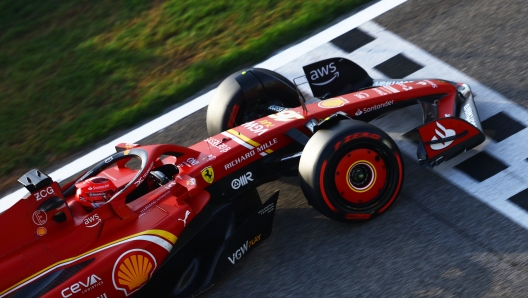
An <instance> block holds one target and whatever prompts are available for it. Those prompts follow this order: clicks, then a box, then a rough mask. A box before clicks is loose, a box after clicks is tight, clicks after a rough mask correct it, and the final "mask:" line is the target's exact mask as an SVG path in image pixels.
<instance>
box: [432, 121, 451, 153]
mask: <svg viewBox="0 0 528 298" xmlns="http://www.w3.org/2000/svg"><path fill="white" fill-rule="evenodd" d="M436 126H437V127H438V128H439V129H440V130H441V131H439V130H438V129H435V133H436V135H435V136H433V138H432V139H431V141H438V140H439V139H445V138H448V137H452V136H454V135H455V134H456V133H455V131H454V130H452V129H447V128H445V127H443V126H442V125H441V124H440V123H439V122H436ZM437 136H438V138H437ZM451 143H453V141H447V142H444V143H437V144H431V149H433V150H442V149H444V148H446V147H448V146H449V145H451Z"/></svg>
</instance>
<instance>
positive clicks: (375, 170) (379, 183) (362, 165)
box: [335, 149, 387, 204]
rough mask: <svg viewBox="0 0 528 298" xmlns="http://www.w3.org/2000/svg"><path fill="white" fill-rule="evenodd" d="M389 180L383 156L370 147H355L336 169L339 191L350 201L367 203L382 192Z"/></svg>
mask: <svg viewBox="0 0 528 298" xmlns="http://www.w3.org/2000/svg"><path fill="white" fill-rule="evenodd" d="M386 180H387V167H386V165H385V162H384V161H383V158H381V156H380V155H379V154H378V153H377V152H376V151H373V150H370V149H355V150H352V151H350V152H348V153H347V154H346V155H344V156H343V157H342V158H341V160H340V161H339V163H338V165H337V167H336V170H335V185H336V188H337V191H338V193H339V194H340V195H341V196H342V197H343V198H344V199H345V200H347V201H348V202H351V203H354V204H365V203H368V202H370V201H372V200H374V199H375V198H376V197H377V196H378V194H380V193H381V191H382V190H383V187H384V186H385V182H386Z"/></svg>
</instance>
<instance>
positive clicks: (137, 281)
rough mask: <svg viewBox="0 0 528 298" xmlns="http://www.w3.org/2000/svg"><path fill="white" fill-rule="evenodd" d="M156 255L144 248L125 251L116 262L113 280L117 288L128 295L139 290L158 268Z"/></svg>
mask: <svg viewBox="0 0 528 298" xmlns="http://www.w3.org/2000/svg"><path fill="white" fill-rule="evenodd" d="M156 267H157V263H156V258H154V256H153V255H152V254H151V253H150V252H148V251H146V250H144V249H131V250H129V251H127V252H125V253H123V254H122V255H121V256H119V258H118V259H117V261H116V262H115V264H114V269H113V270H112V281H113V282H114V287H115V288H116V289H117V290H121V291H123V292H125V295H126V296H129V295H131V294H132V293H134V292H136V291H137V290H139V289H140V288H141V287H142V286H143V285H145V284H146V283H147V281H149V279H150V278H151V277H152V274H153V273H154V271H155V270H156Z"/></svg>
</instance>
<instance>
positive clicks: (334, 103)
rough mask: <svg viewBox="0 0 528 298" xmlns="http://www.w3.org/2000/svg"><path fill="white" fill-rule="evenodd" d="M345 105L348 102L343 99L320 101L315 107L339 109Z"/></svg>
mask: <svg viewBox="0 0 528 298" xmlns="http://www.w3.org/2000/svg"><path fill="white" fill-rule="evenodd" d="M345 103H348V100H346V99H344V98H341V97H340V98H330V99H327V100H323V101H320V102H319V103H318V104H317V105H318V106H319V107H320V108H324V109H328V108H339V107H342V106H344V105H345Z"/></svg>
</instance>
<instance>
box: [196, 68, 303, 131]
mask: <svg viewBox="0 0 528 298" xmlns="http://www.w3.org/2000/svg"><path fill="white" fill-rule="evenodd" d="M270 106H273V107H278V108H277V109H280V108H292V107H296V106H299V99H298V96H297V91H296V88H295V85H294V84H293V83H292V82H290V81H289V80H288V79H286V78H285V77H283V76H282V75H280V74H278V73H276V72H273V71H271V70H267V69H262V68H252V69H248V70H244V71H238V72H236V73H234V74H232V75H230V76H229V77H227V78H226V79H225V80H224V81H223V82H222V83H221V84H220V85H219V86H218V88H217V89H216V91H215V93H214V94H213V97H212V98H211V101H210V103H209V106H208V108H207V118H206V122H207V132H208V133H209V135H210V136H213V135H216V134H219V133H221V132H223V131H225V130H227V129H229V128H233V127H235V126H239V125H242V124H244V123H246V122H249V121H253V120H256V119H258V118H262V117H264V116H267V115H270V114H273V113H276V112H280V110H275V111H274V110H272V109H270Z"/></svg>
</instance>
